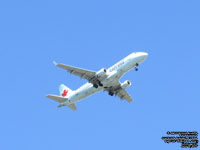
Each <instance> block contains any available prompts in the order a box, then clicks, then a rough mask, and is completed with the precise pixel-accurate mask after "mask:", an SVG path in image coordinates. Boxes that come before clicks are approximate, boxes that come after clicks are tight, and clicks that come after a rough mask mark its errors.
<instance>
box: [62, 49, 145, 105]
mask: <svg viewBox="0 0 200 150" xmlns="http://www.w3.org/2000/svg"><path fill="white" fill-rule="evenodd" d="M147 56H148V54H147V53H144V52H134V53H132V54H130V55H129V56H127V57H125V58H124V59H122V60H121V61H119V62H118V63H116V64H115V65H113V66H112V67H110V68H109V69H108V70H107V72H106V74H107V77H106V78H105V79H104V80H102V81H101V83H102V84H103V85H104V87H106V86H108V87H109V85H110V84H111V83H112V81H114V80H116V79H117V80H119V79H120V78H121V77H122V76H123V75H124V74H125V73H126V72H128V71H129V70H131V69H132V68H135V67H136V64H140V63H142V62H143V61H144V60H145V59H146V57H147ZM103 89H104V88H103V87H101V86H99V87H98V88H94V87H93V84H92V83H89V82H87V83H86V84H84V85H83V86H81V87H80V88H78V89H77V90H75V91H73V92H72V93H71V94H70V95H68V96H67V98H68V100H67V101H66V102H64V105H69V104H71V103H75V102H77V101H80V100H82V99H84V98H86V97H88V96H90V95H92V94H94V93H96V92H99V91H101V90H103Z"/></svg>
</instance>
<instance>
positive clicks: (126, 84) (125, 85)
mask: <svg viewBox="0 0 200 150" xmlns="http://www.w3.org/2000/svg"><path fill="white" fill-rule="evenodd" d="M129 86H131V82H130V81H129V80H126V81H124V83H122V84H121V88H123V89H126V88H128V87H129Z"/></svg>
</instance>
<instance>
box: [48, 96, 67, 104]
mask: <svg viewBox="0 0 200 150" xmlns="http://www.w3.org/2000/svg"><path fill="white" fill-rule="evenodd" d="M46 97H48V98H50V99H52V100H55V101H57V102H59V103H62V102H64V101H66V100H67V98H64V97H61V96H57V95H47V96H46Z"/></svg>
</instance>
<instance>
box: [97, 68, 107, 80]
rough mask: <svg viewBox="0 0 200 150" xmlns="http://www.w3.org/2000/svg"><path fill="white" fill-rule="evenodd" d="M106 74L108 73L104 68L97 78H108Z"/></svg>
mask: <svg viewBox="0 0 200 150" xmlns="http://www.w3.org/2000/svg"><path fill="white" fill-rule="evenodd" d="M106 72H107V70H106V69H105V68H102V69H101V70H99V71H98V72H97V73H96V77H97V78H103V77H104V76H106Z"/></svg>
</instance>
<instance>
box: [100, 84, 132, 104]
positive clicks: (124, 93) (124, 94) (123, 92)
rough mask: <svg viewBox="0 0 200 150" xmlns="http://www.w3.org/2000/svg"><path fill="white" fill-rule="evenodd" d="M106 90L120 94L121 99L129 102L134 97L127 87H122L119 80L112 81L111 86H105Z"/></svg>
mask: <svg viewBox="0 0 200 150" xmlns="http://www.w3.org/2000/svg"><path fill="white" fill-rule="evenodd" d="M104 90H105V91H108V92H109V91H112V92H113V93H114V94H115V95H116V96H118V97H119V98H120V99H122V100H123V99H124V100H126V101H127V102H132V101H133V99H132V98H131V96H130V95H129V94H128V92H127V91H126V89H123V88H121V83H120V82H119V80H115V81H113V82H112V83H111V86H110V87H107V88H104Z"/></svg>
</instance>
